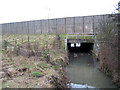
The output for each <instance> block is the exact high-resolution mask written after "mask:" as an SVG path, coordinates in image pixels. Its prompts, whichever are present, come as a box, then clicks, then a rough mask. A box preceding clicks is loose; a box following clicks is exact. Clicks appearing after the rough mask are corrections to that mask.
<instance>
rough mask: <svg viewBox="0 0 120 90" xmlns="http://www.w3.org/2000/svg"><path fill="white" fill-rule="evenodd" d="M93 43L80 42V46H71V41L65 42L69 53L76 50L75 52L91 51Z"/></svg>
mask: <svg viewBox="0 0 120 90" xmlns="http://www.w3.org/2000/svg"><path fill="white" fill-rule="evenodd" d="M93 45H94V43H88V42H87V43H81V46H80V47H76V44H74V47H71V43H67V47H68V51H69V52H70V53H72V52H76V53H91V51H92V50H93Z"/></svg>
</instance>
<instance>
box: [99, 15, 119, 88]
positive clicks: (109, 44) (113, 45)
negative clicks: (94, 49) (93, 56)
mask: <svg viewBox="0 0 120 90" xmlns="http://www.w3.org/2000/svg"><path fill="white" fill-rule="evenodd" d="M118 17H119V16H118ZM118 17H115V20H114V21H113V20H108V21H106V22H102V23H101V24H100V29H99V33H98V35H97V41H99V42H97V43H98V44H99V49H98V53H97V54H98V55H97V56H98V57H97V58H98V59H99V69H100V70H101V71H102V72H104V73H105V74H106V75H108V76H110V77H112V78H113V82H114V83H115V84H116V85H117V86H118V87H119V88H120V63H119V57H120V56H119V43H118V42H119V39H118V37H119V32H118V30H119V27H118V26H117V23H118V19H117V18H118ZM119 22H120V21H119ZM101 41H102V42H101Z"/></svg>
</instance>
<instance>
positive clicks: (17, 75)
mask: <svg viewBox="0 0 120 90" xmlns="http://www.w3.org/2000/svg"><path fill="white" fill-rule="evenodd" d="M53 39H54V40H53V42H52V43H50V44H49V43H46V44H45V45H43V47H42V48H41V46H40V45H39V44H38V43H37V42H34V43H33V42H29V43H24V44H19V45H17V46H16V47H14V49H13V50H9V49H8V50H7V51H5V52H4V53H3V55H2V56H3V58H2V62H3V63H2V64H3V65H2V67H3V68H2V71H1V73H0V78H1V79H2V81H3V83H2V88H67V83H68V80H67V77H66V72H65V69H64V67H65V66H66V65H67V64H68V62H69V61H68V57H67V56H68V55H67V52H65V51H64V48H63V47H62V46H61V42H62V41H61V39H58V37H54V38H53Z"/></svg>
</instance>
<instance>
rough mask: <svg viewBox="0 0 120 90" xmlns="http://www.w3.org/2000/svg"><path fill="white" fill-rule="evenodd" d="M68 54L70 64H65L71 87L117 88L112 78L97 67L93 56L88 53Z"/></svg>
mask: <svg viewBox="0 0 120 90" xmlns="http://www.w3.org/2000/svg"><path fill="white" fill-rule="evenodd" d="M74 56H75V55H74V54H73V53H71V54H70V64H69V65H68V66H67V74H68V78H69V79H70V80H71V82H72V83H71V86H72V88H77V87H78V88H80V87H81V88H85V87H86V86H87V87H88V88H89V87H95V88H117V87H116V86H115V85H114V84H113V83H112V79H111V78H109V77H107V76H106V75H105V74H104V73H102V72H101V71H99V70H98V69H97V65H96V63H95V62H94V60H93V57H92V56H91V55H88V54H82V53H79V54H77V57H74ZM85 85H86V86H85Z"/></svg>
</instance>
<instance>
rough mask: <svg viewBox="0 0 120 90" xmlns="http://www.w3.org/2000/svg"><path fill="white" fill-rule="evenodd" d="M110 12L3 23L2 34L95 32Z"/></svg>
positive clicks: (108, 17) (108, 16)
mask: <svg viewBox="0 0 120 90" xmlns="http://www.w3.org/2000/svg"><path fill="white" fill-rule="evenodd" d="M110 16H111V14H107V15H95V16H83V17H67V18H56V19H46V20H34V21H26V22H16V23H5V24H1V25H2V34H3V35H4V34H56V33H59V34H95V33H96V32H97V28H99V23H100V22H101V21H102V20H104V21H105V20H107V19H110V18H111V17H110Z"/></svg>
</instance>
